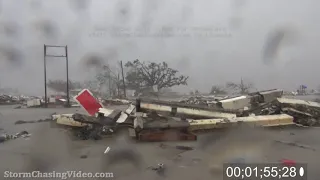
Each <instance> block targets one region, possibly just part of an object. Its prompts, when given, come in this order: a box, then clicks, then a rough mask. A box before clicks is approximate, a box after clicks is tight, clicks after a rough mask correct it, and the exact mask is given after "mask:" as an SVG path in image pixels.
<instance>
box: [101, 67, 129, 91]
mask: <svg viewBox="0 0 320 180" xmlns="http://www.w3.org/2000/svg"><path fill="white" fill-rule="evenodd" d="M96 79H97V81H98V84H99V87H100V90H101V89H102V88H103V87H104V86H105V87H107V88H108V91H109V95H110V96H114V95H117V96H120V94H121V93H120V89H123V85H122V82H121V80H120V77H119V74H118V75H117V74H116V73H115V72H113V71H112V70H111V68H110V67H109V65H104V66H103V67H102V69H101V70H100V71H99V72H98V73H97V75H96Z"/></svg>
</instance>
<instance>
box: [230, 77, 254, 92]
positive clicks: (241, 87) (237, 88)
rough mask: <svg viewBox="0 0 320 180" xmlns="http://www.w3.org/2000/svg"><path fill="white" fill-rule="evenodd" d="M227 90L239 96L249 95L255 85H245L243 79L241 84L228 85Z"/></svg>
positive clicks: (231, 83)
mask: <svg viewBox="0 0 320 180" xmlns="http://www.w3.org/2000/svg"><path fill="white" fill-rule="evenodd" d="M226 88H227V89H230V90H231V91H233V92H235V93H238V94H248V93H249V92H250V90H251V89H252V88H254V85H253V84H252V83H245V82H244V81H243V80H242V78H241V82H240V83H239V84H237V83H233V82H229V83H227V84H226Z"/></svg>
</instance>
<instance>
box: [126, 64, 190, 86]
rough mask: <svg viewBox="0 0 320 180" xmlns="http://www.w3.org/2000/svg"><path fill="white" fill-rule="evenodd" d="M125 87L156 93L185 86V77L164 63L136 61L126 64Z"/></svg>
mask: <svg viewBox="0 0 320 180" xmlns="http://www.w3.org/2000/svg"><path fill="white" fill-rule="evenodd" d="M125 67H127V68H128V72H127V73H126V83H127V84H126V86H127V87H128V88H130V89H133V90H136V91H138V92H141V91H143V90H144V89H153V90H154V87H156V89H157V90H158V91H160V90H161V89H163V88H170V87H173V86H179V85H187V80H188V77H187V76H183V75H178V70H175V69H172V68H170V67H169V66H168V64H167V63H166V62H162V63H154V62H141V61H139V60H138V59H137V60H134V61H132V62H127V63H126V64H125Z"/></svg>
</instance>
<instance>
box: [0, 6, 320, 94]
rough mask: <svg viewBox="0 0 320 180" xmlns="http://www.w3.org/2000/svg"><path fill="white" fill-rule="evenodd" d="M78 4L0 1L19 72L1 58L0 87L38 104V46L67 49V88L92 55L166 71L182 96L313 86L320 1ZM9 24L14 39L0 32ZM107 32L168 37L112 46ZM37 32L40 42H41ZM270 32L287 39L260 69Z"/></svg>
mask: <svg viewBox="0 0 320 180" xmlns="http://www.w3.org/2000/svg"><path fill="white" fill-rule="evenodd" d="M78 1H82V0H78ZM236 2H238V3H236ZM86 4H87V6H85V8H82V10H81V9H80V10H79V9H77V8H76V7H75V4H74V1H67V0H54V1H53V0H52V1H49V0H46V1H44V0H42V1H35V0H2V1H1V14H0V28H1V34H0V35H1V39H0V40H1V44H0V47H11V48H15V49H17V50H18V51H19V52H20V53H22V58H21V61H22V62H21V63H20V64H12V63H8V61H7V60H5V59H6V58H5V57H1V58H2V59H1V62H0V63H1V66H0V68H1V69H0V73H1V75H0V86H1V87H12V88H18V89H20V91H22V92H25V93H28V94H29V93H32V94H38V93H41V94H42V93H43V91H44V88H43V44H55V45H68V48H69V61H70V78H71V79H75V80H81V79H87V78H90V77H91V76H92V74H93V70H89V69H85V68H84V66H83V63H81V62H82V60H81V59H82V57H83V56H85V55H86V54H88V53H97V54H101V56H103V57H104V58H105V59H106V61H107V62H108V63H109V64H112V65H116V62H117V61H119V60H123V61H128V60H133V59H137V58H138V59H140V60H142V61H156V62H160V61H167V62H168V63H169V65H171V66H173V67H175V68H177V69H179V70H180V71H181V72H182V73H184V74H185V75H189V76H190V81H189V86H188V87H187V88H186V87H180V88H177V89H178V90H180V91H183V92H188V91H190V90H194V89H199V90H200V91H202V92H208V91H209V89H210V87H211V86H212V85H213V84H224V83H225V82H226V81H240V78H241V77H243V78H244V79H245V80H248V81H251V82H253V83H254V84H255V85H256V87H257V88H258V89H266V88H283V89H295V88H297V87H298V86H299V85H300V84H305V85H307V86H308V87H310V88H317V87H318V85H320V82H319V80H318V77H319V75H320V72H319V70H318V69H319V65H320V61H319V55H320V51H319V50H318V49H319V42H320V41H319V40H320V37H319V35H318V34H319V32H320V27H319V26H320V24H319V21H318V19H319V18H320V13H319V12H318V10H319V7H320V1H317V0H304V1H302V0H91V1H89V0H88V1H87V3H86ZM79 8H81V7H79ZM8 24H9V25H10V24H11V26H14V27H15V28H14V29H16V31H17V32H16V34H14V35H12V34H11V35H10V34H8V32H5V31H4V30H3V29H4V28H8ZM46 24H49V25H46ZM50 24H52V26H53V27H54V28H50ZM39 27H40V28H39ZM46 27H47V28H46ZM112 27H113V28H114V27H122V31H121V32H122V33H123V32H125V33H131V35H132V34H133V33H134V32H137V31H134V30H137V29H139V30H140V34H141V32H142V27H148V28H149V31H148V32H149V34H152V33H153V32H157V31H158V30H160V29H162V27H171V28H173V30H172V32H174V34H175V35H174V36H173V37H166V38H160V37H154V36H151V35H149V37H123V36H121V37H119V32H120V30H118V36H115V35H114V34H112V33H110V29H111V28H112ZM183 27H187V29H183ZM194 27H198V29H197V30H195V29H193V28H194ZM45 28H46V29H49V30H47V33H49V34H50V33H51V35H49V37H47V36H44V35H43V34H44V33H43V31H45V30H44V29H45ZM199 28H206V31H205V30H204V29H199ZM210 28H211V30H210ZM279 28H282V29H283V28H285V29H287V31H288V32H290V34H291V37H290V38H287V39H286V40H285V42H284V43H283V45H282V46H281V48H278V54H277V57H276V59H275V60H274V63H272V64H269V65H266V64H264V63H263V60H262V50H263V46H264V43H265V40H266V36H267V34H268V33H269V32H271V31H275V30H276V29H279ZM183 30H186V31H183ZM293 32H294V33H293ZM145 34H146V33H145ZM226 34H230V36H227V35H226ZM292 34H293V35H292ZM182 35H189V37H182ZM200 35H201V37H200ZM218 35H219V37H218ZM291 39H294V40H295V41H293V43H292V41H291ZM49 53H55V54H59V53H63V51H60V52H58V51H49ZM48 61H49V62H48V79H63V78H65V62H64V60H63V59H51V58H50V59H48Z"/></svg>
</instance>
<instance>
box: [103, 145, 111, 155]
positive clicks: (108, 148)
mask: <svg viewBox="0 0 320 180" xmlns="http://www.w3.org/2000/svg"><path fill="white" fill-rule="evenodd" d="M109 151H110V147H109V146H108V147H107V148H106V150H105V151H104V152H103V153H104V154H107V153H108V152H109Z"/></svg>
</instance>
